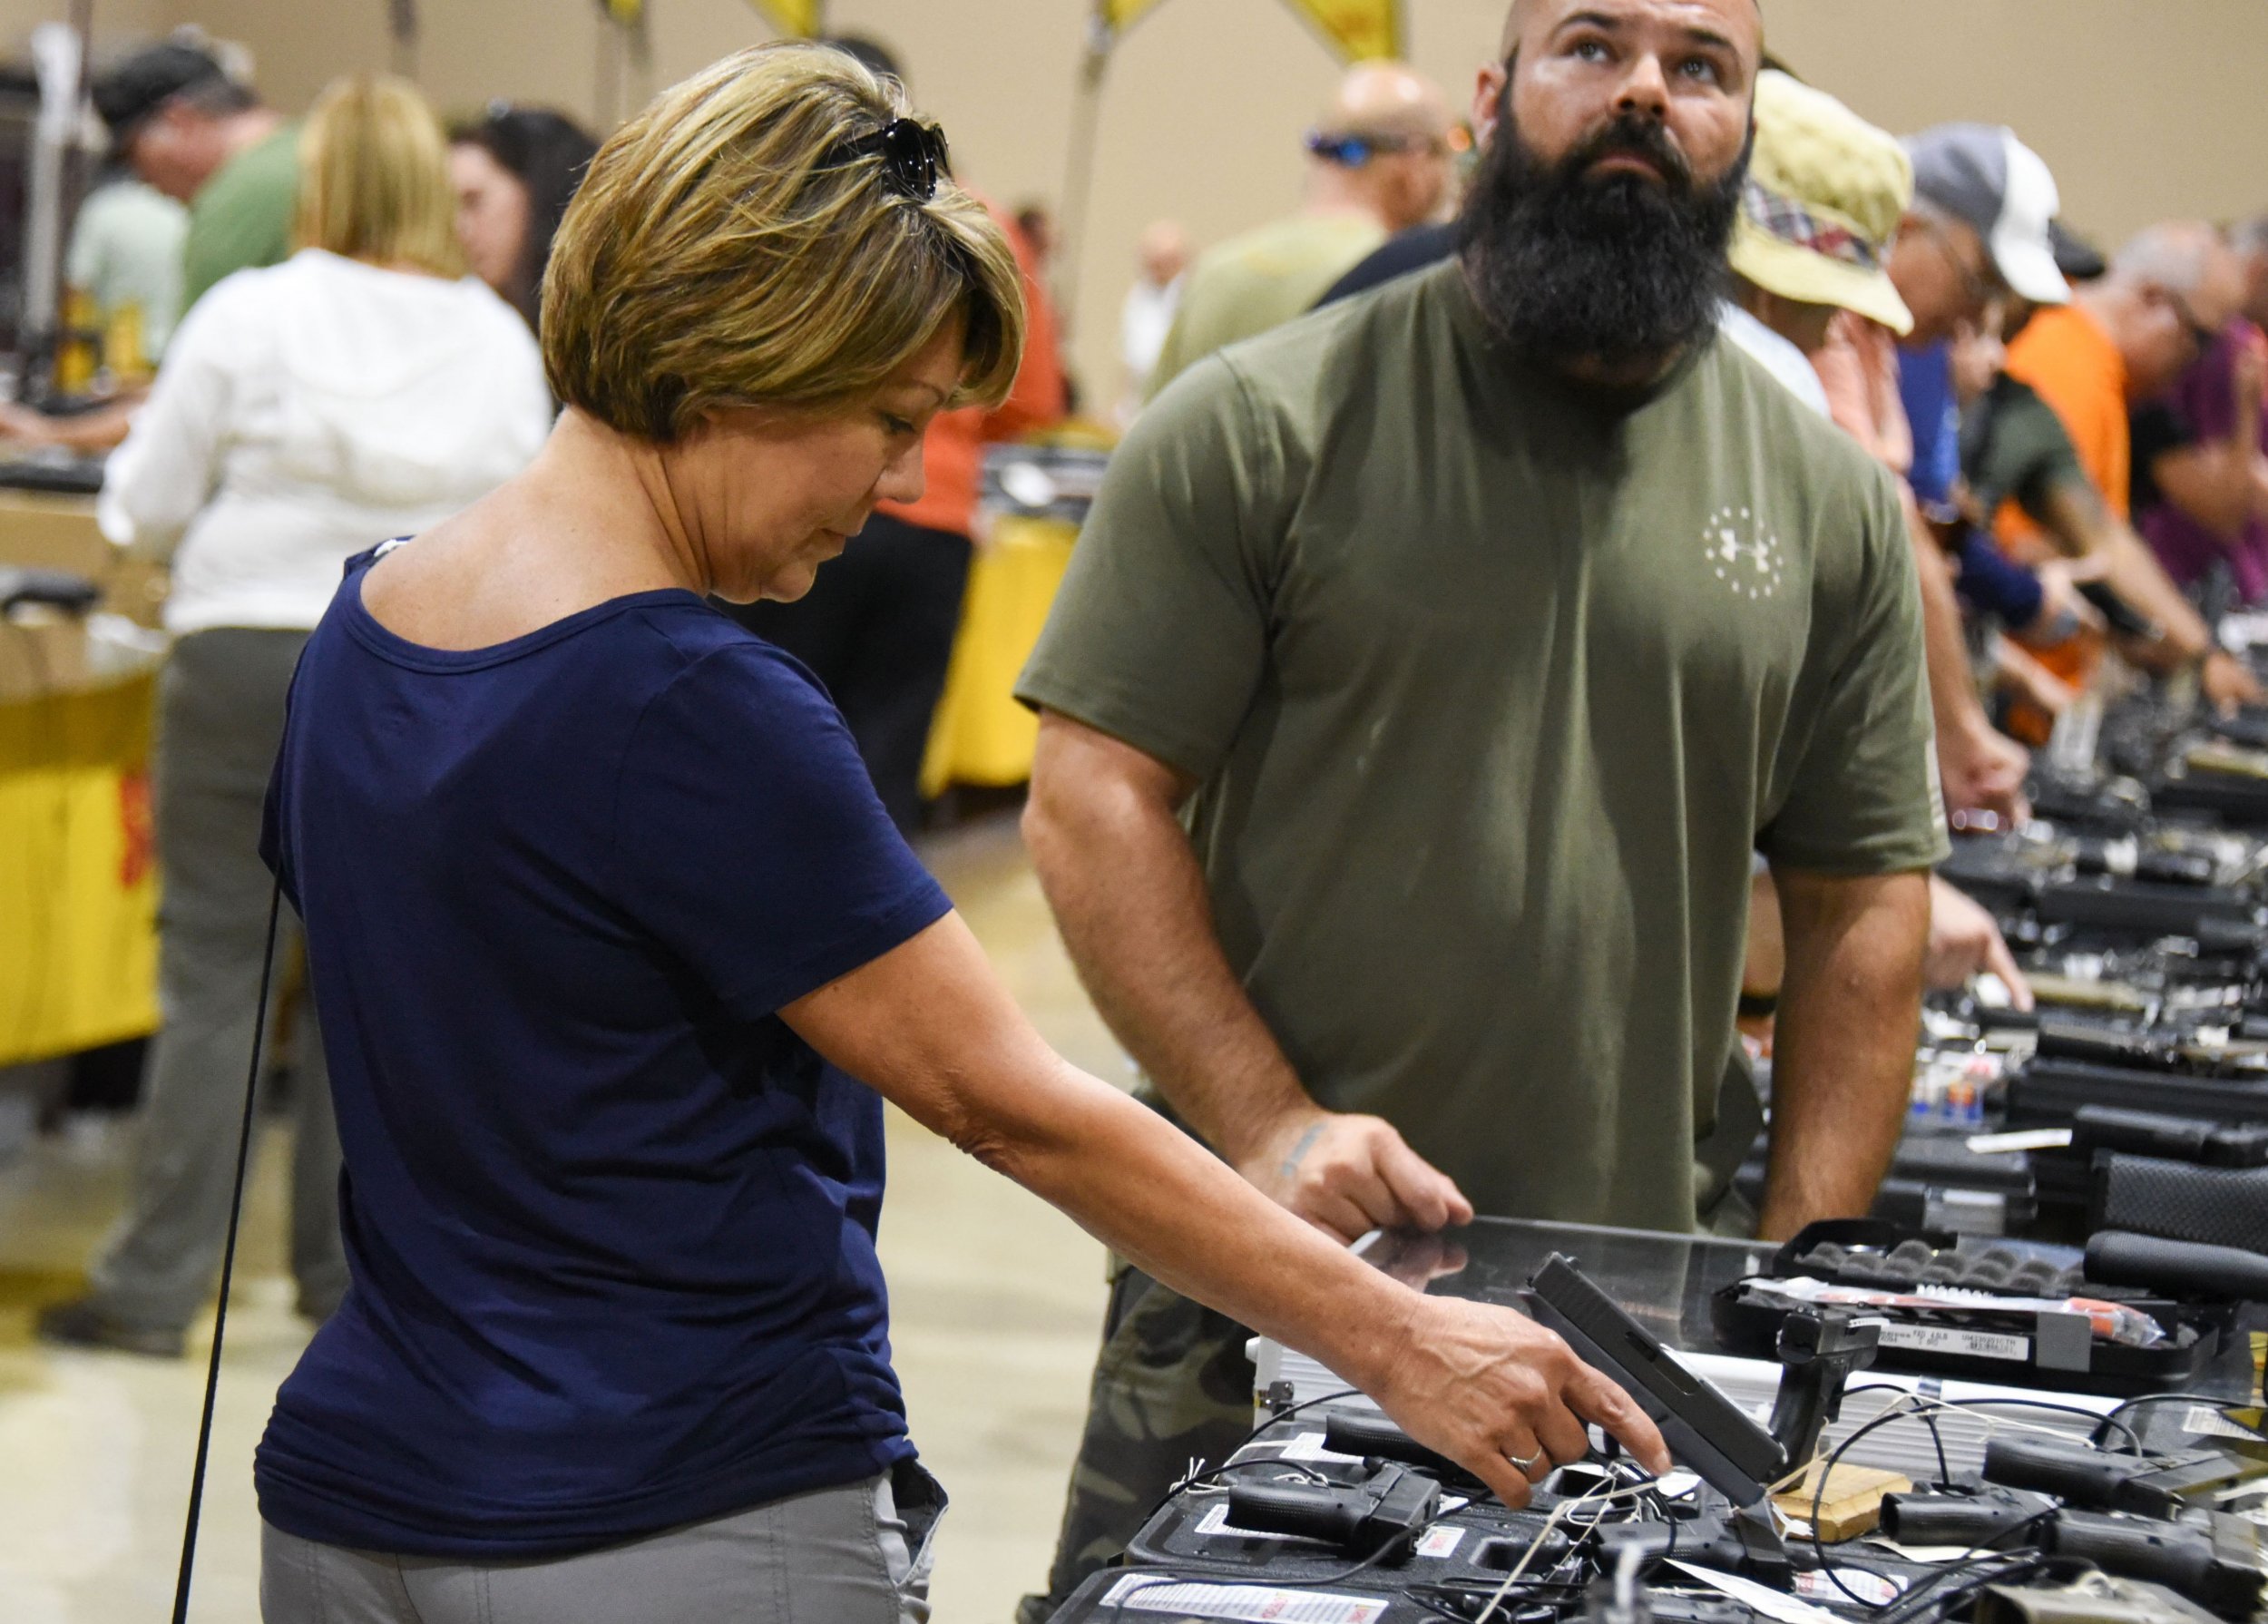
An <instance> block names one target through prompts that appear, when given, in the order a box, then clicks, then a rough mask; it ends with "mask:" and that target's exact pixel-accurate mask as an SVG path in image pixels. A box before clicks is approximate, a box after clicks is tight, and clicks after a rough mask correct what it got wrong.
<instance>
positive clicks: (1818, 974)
mask: <svg viewBox="0 0 2268 1624" xmlns="http://www.w3.org/2000/svg"><path fill="white" fill-rule="evenodd" d="M1772 877H1773V882H1774V885H1776V886H1777V888H1778V890H1779V894H1780V915H1781V921H1782V928H1783V930H1784V933H1785V935H1786V939H1787V979H1786V981H1785V983H1784V984H1783V985H1782V987H1781V990H1780V1011H1779V1019H1778V1022H1777V1025H1776V1027H1775V1031H1774V1043H1773V1060H1772V1154H1771V1162H1770V1170H1769V1173H1768V1175H1767V1178H1766V1180H1765V1201H1764V1213H1763V1217H1762V1221H1761V1223H1760V1225H1759V1232H1760V1233H1761V1235H1762V1236H1763V1238H1765V1239H1766V1240H1784V1239H1785V1238H1787V1237H1789V1236H1791V1235H1793V1234H1794V1233H1795V1232H1796V1231H1797V1230H1798V1229H1800V1228H1803V1227H1804V1225H1805V1224H1808V1223H1810V1222H1812V1221H1813V1219H1816V1218H1856V1217H1861V1216H1862V1215H1863V1214H1864V1213H1865V1212H1866V1210H1867V1208H1869V1207H1870V1206H1872V1203H1873V1199H1874V1191H1875V1188H1876V1186H1878V1185H1879V1184H1881V1182H1882V1175H1883V1173H1884V1172H1886V1171H1887V1170H1888V1169H1889V1167H1890V1159H1891V1156H1892V1153H1893V1152H1894V1151H1895V1150H1897V1147H1898V1135H1899V1131H1900V1130H1901V1127H1902V1126H1903V1125H1904V1122H1905V1118H1906V1110H1907V1102H1908V1101H1909V1100H1910V1099H1911V1093H1912V1080H1913V1048H1914V1038H1915V1033H1916V1032H1917V1031H1918V1030H1919V1027H1920V1024H1921V959H1922V948H1923V944H1924V943H1925V942H1926V941H1927V939H1928V936H1929V928H1930V885H1929V876H1927V875H1924V874H1892V875H1880V876H1865V877H1856V878H1854V877H1846V876H1836V875H1827V874H1816V873H1808V872H1804V871H1799V870H1792V869H1785V868H1775V869H1774V871H1773V876H1772Z"/></svg>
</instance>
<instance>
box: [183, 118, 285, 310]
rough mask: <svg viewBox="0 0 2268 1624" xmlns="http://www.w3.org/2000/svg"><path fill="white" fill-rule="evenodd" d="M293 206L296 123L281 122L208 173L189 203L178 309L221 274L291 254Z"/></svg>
mask: <svg viewBox="0 0 2268 1624" xmlns="http://www.w3.org/2000/svg"><path fill="white" fill-rule="evenodd" d="M298 206H299V126H298V125H297V124H285V125H283V126H281V127H280V128H279V129H278V130H277V131H276V132H274V133H272V134H270V135H267V136H263V137H262V138H261V139H260V140H259V141H257V142H253V143H252V144H251V145H250V146H249V147H246V148H245V149H244V150H243V151H242V152H239V153H238V154H237V155H236V156H235V157H233V158H231V159H230V160H229V161H227V162H226V163H224V164H222V165H221V166H220V168H219V169H217V170H215V171H213V173H212V178H211V179H210V180H209V181H206V182H205V184H204V186H203V187H202V189H201V190H200V191H198V193H197V196H196V198H195V199H194V200H193V201H191V203H190V205H189V240H187V241H186V242H185V243H183V244H182V247H181V311H182V314H184V315H186V314H188V312H189V308H190V307H191V305H194V304H195V303H196V302H197V301H198V300H199V299H200V298H204V296H205V291H206V289H209V288H210V287H211V286H212V285H213V284H214V283H215V282H217V281H219V280H220V279H221V278H222V277H225V276H229V275H230V274H232V273H234V272H236V271H240V270H249V269H254V268H255V267H258V266H262V265H280V264H282V263H283V262H284V261H285V260H286V259H289V258H291V226H292V217H293V216H294V214H296V213H297V211H298Z"/></svg>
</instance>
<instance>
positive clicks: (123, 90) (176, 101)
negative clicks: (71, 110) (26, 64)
mask: <svg viewBox="0 0 2268 1624" xmlns="http://www.w3.org/2000/svg"><path fill="white" fill-rule="evenodd" d="M94 106H95V111H96V112H98V113H101V114H102V115H103V122H104V123H105V124H108V125H109V126H110V132H111V142H112V146H113V147H114V148H115V149H116V150H117V151H118V152H120V153H121V154H122V155H123V156H124V158H125V160H126V162H127V163H128V164H129V165H130V166H131V167H132V170H133V171H134V173H135V174H137V175H139V176H140V177H141V178H142V180H143V181H147V182H148V183H149V184H150V185H151V186H152V187H154V188H156V189H157V190H158V191H161V192H163V193H164V194H165V195H166V196H167V197H170V198H173V199H176V200H177V201H181V202H182V203H185V204H187V205H188V206H189V237H188V240H187V241H186V242H185V243H184V244H183V245H182V261H181V308H183V309H187V308H190V307H191V306H192V305H194V304H195V303H196V302H197V301H198V300H199V299H200V298H203V297H204V294H205V291H206V290H207V289H210V287H212V285H213V284H214V283H216V282H218V281H220V279H221V278H222V277H225V276H227V275H229V274H230V272H232V271H238V270H242V269H245V268H246V267H248V266H256V265H274V264H276V263H278V262H279V261H280V260H282V259H284V258H285V257H286V256H288V254H289V253H290V252H291V249H292V240H291V228H292V220H293V209H294V202H295V198H296V195H297V191H298V153H297V151H296V148H297V144H298V131H297V128H296V127H295V126H294V125H293V124H292V123H291V122H289V121H288V120H287V119H286V118H285V117H284V116H283V114H281V113H278V112H276V111H275V110H274V109H273V108H270V107H264V106H262V105H261V104H260V100H259V95H258V93H255V92H254V91H253V89H252V87H251V86H250V85H249V84H240V83H237V82H236V81H235V80H233V79H231V78H230V77H229V75H228V73H227V71H226V70H225V69H223V68H222V67H221V65H220V59H219V58H218V57H216V56H214V55H213V54H210V52H207V51H205V50H203V49H201V48H200V47H199V46H196V45H193V44H184V43H181V42H178V41H169V42H168V43H166V44H160V45H152V46H151V47H150V48H149V49H148V50H146V51H141V52H137V53H136V54H133V55H132V56H130V57H128V58H127V59H126V60H125V61H124V62H122V63H120V64H118V65H117V66H116V67H115V68H112V70H111V71H110V72H109V73H105V74H103V76H102V77H101V78H100V79H98V80H96V81H95V83H94Z"/></svg>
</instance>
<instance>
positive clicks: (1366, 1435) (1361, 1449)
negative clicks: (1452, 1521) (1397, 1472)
mask: <svg viewBox="0 0 2268 1624" xmlns="http://www.w3.org/2000/svg"><path fill="white" fill-rule="evenodd" d="M1323 1446H1324V1448H1325V1449H1327V1450H1329V1451H1330V1452H1331V1453H1333V1454H1334V1455H1355V1456H1358V1457H1360V1458H1361V1459H1364V1460H1369V1461H1399V1462H1401V1463H1402V1464H1403V1465H1404V1466H1415V1467H1417V1468H1419V1469H1420V1470H1421V1471H1424V1472H1431V1473H1432V1475H1433V1476H1435V1477H1437V1478H1442V1479H1444V1480H1453V1481H1458V1482H1477V1481H1479V1480H1477V1479H1475V1478H1473V1476H1472V1473H1471V1472H1467V1471H1466V1470H1465V1469H1464V1468H1463V1467H1461V1466H1460V1465H1458V1464H1457V1463H1456V1462H1454V1461H1452V1460H1451V1459H1450V1458H1449V1457H1448V1456H1447V1455H1445V1454H1442V1453H1441V1452H1440V1451H1438V1450H1432V1449H1428V1448H1426V1447H1425V1445H1424V1444H1422V1443H1419V1442H1418V1441H1417V1440H1416V1439H1414V1438H1413V1437H1411V1436H1410V1434H1409V1433H1405V1432H1403V1430H1402V1429H1401V1428H1400V1427H1398V1426H1396V1425H1394V1423H1393V1422H1391V1421H1389V1420H1387V1419H1386V1418H1385V1417H1384V1416H1383V1415H1373V1414H1368V1413H1367V1412H1364V1411H1361V1410H1333V1411H1331V1412H1330V1413H1329V1414H1326V1415H1325V1417H1324V1421H1323Z"/></svg>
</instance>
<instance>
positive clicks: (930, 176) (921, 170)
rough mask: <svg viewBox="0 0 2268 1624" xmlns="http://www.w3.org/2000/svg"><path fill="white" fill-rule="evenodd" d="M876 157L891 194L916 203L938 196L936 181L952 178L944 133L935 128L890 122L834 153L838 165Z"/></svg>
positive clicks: (896, 120)
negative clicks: (893, 193) (880, 162)
mask: <svg viewBox="0 0 2268 1624" xmlns="http://www.w3.org/2000/svg"><path fill="white" fill-rule="evenodd" d="M875 156H879V157H880V158H881V160H882V175H883V179H884V181H885V182H886V183H887V184H888V186H889V188H890V190H891V191H894V192H896V193H897V194H898V195H899V196H900V197H904V198H909V199H911V200H912V201H914V202H916V203H926V202H927V201H929V200H930V199H931V198H933V197H934V196H936V195H937V180H938V177H939V176H941V175H943V176H945V177H947V178H951V176H952V174H953V162H952V160H951V159H950V157H949V156H948V155H947V153H946V151H945V132H943V130H941V129H939V128H938V127H937V126H936V125H934V124H919V123H915V122H914V121H913V120H912V119H892V120H891V121H890V122H888V123H886V124H885V125H883V126H882V128H881V129H879V130H876V131H874V132H871V133H868V134H865V135H860V136H855V137H853V138H852V139H851V140H849V141H846V142H843V144H842V145H841V146H839V147H837V148H836V161H837V162H839V163H851V162H855V161H857V160H859V159H861V158H868V157H875Z"/></svg>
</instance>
